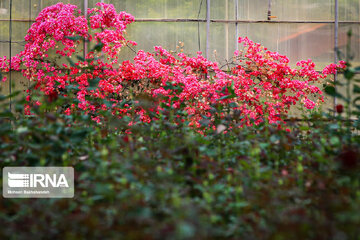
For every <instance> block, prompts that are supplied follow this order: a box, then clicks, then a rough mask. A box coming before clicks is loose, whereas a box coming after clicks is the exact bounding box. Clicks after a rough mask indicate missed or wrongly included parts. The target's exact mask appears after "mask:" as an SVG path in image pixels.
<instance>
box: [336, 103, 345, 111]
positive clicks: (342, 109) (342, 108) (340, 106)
mask: <svg viewBox="0 0 360 240" xmlns="http://www.w3.org/2000/svg"><path fill="white" fill-rule="evenodd" d="M335 108H336V112H337V113H342V112H343V111H344V106H343V105H341V104H338V105H336V107H335Z"/></svg>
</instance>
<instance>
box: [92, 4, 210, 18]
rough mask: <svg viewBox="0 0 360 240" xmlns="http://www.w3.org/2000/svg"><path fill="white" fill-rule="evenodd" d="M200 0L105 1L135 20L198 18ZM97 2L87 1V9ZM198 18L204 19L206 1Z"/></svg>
mask: <svg viewBox="0 0 360 240" xmlns="http://www.w3.org/2000/svg"><path fill="white" fill-rule="evenodd" d="M201 1H202V0H182V1H178V0H135V1H134V0H123V1H118V0H105V1H104V2H105V3H111V4H113V5H114V6H115V8H116V9H117V10H118V11H126V12H128V13H130V14H131V15H133V16H134V17H135V18H155V19H156V18H183V19H184V18H186V19H196V18H198V12H199V9H200V3H201ZM97 2H100V1H98V0H89V7H94V6H95V4H96V3H97ZM201 5H202V7H201V10H200V16H199V17H200V18H205V11H206V0H203V3H202V4H201Z"/></svg>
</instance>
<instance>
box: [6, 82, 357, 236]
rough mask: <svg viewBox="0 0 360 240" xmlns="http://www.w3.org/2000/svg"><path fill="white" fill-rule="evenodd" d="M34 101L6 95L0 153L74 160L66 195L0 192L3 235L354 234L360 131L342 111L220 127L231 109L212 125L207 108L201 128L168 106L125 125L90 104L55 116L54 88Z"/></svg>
mask: <svg viewBox="0 0 360 240" xmlns="http://www.w3.org/2000/svg"><path fill="white" fill-rule="evenodd" d="M168 87H169V88H176V87H177V86H172V85H169V86H168ZM229 92H230V93H231V91H229ZM6 100H7V98H6V97H2V98H1V101H2V103H3V104H6ZM147 101H150V100H146V99H141V101H139V104H144V105H145V104H151V103H149V102H147ZM42 102H44V104H43V105H41V106H40V107H38V108H37V109H35V111H36V112H35V114H36V115H35V116H23V115H22V114H21V113H16V112H15V113H14V112H10V111H8V110H6V105H4V106H3V108H2V109H3V110H2V112H1V115H2V116H3V118H1V120H0V139H1V141H0V159H1V162H0V164H1V166H2V167H4V166H73V167H74V168H75V173H76V174H75V197H74V198H73V199H4V198H2V199H1V200H0V209H1V211H0V222H1V223H2V224H3V225H4V226H5V225H6V228H1V230H0V237H1V238H2V239H29V238H32V239H57V238H61V239H83V238H88V239H97V238H101V239H219V238H229V239H239V238H240V239H332V238H333V237H334V236H347V237H348V239H356V237H358V236H359V235H360V232H359V231H360V230H359V228H358V226H359V224H360V217H359V214H358V213H359V212H360V191H359V186H360V181H359V179H360V171H359V170H360V161H359V156H360V152H359V149H360V148H359V142H360V141H359V135H358V134H356V132H355V131H352V132H350V135H349V133H348V128H347V126H343V125H344V124H343V120H344V119H342V117H341V115H340V116H337V117H336V118H335V119H329V118H324V117H321V116H315V118H314V117H313V118H314V119H315V120H313V121H310V122H308V123H307V124H302V125H300V124H299V123H297V122H289V124H288V126H287V127H289V128H291V132H290V133H289V132H287V131H285V130H282V129H277V128H275V127H273V126H271V125H267V124H263V125H260V126H256V127H247V128H241V129H240V128H239V129H237V128H235V129H231V130H230V131H229V129H227V126H230V121H231V117H233V116H234V113H233V112H232V111H231V110H230V111H228V112H227V113H225V114H228V115H229V117H225V118H224V119H219V120H218V121H217V123H218V129H216V130H211V129H207V128H206V120H207V119H206V117H204V119H203V122H204V128H203V131H204V132H203V134H199V133H196V132H194V130H192V129H190V128H189V127H188V126H187V124H188V123H187V122H182V121H181V119H182V118H181V116H184V114H185V113H184V112H181V111H178V110H176V109H172V108H171V107H165V108H164V110H163V112H162V114H161V119H160V121H156V122H152V123H149V124H146V123H138V124H137V125H133V126H131V127H129V126H128V123H129V121H131V119H130V118H124V119H120V120H119V119H112V118H111V116H107V119H108V120H107V121H106V122H103V123H101V124H96V123H95V122H93V121H92V120H91V119H90V117H89V116H87V115H78V114H72V115H69V116H66V115H60V114H58V113H57V112H58V110H57V108H58V106H63V105H65V104H71V103H69V102H66V103H65V102H64V99H62V98H61V97H59V98H58V99H57V100H56V101H54V102H46V101H42ZM24 103H25V101H24V100H19V101H18V102H17V104H18V105H17V106H16V109H22V106H23V104H24ZM234 107H235V106H234ZM213 111H222V109H218V108H216V106H214V109H213ZM104 114H106V113H104ZM175 116H177V117H175ZM5 117H6V118H5ZM174 118H175V119H178V121H176V122H175V123H174V120H173V119H174ZM359 125H360V124H359V120H358V119H357V120H356V121H353V122H352V125H351V128H352V129H355V128H357V129H359ZM126 129H127V130H128V131H131V134H126V133H125V130H126ZM224 129H225V130H224ZM226 131H227V132H226Z"/></svg>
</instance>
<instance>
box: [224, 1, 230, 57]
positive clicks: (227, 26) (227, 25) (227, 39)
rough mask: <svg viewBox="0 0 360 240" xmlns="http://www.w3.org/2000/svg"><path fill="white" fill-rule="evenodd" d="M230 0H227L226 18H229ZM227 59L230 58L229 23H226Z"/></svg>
mask: <svg viewBox="0 0 360 240" xmlns="http://www.w3.org/2000/svg"><path fill="white" fill-rule="evenodd" d="M228 9H229V0H225V19H226V20H229V11H228ZM225 59H226V60H228V59H229V23H225Z"/></svg>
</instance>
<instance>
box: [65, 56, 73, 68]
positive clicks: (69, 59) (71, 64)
mask: <svg viewBox="0 0 360 240" xmlns="http://www.w3.org/2000/svg"><path fill="white" fill-rule="evenodd" d="M66 59H67V60H68V62H69V63H70V66H72V67H74V66H75V63H74V61H73V60H72V59H71V58H69V57H67V58H66Z"/></svg>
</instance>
